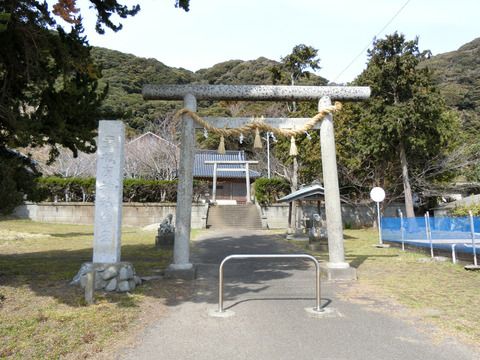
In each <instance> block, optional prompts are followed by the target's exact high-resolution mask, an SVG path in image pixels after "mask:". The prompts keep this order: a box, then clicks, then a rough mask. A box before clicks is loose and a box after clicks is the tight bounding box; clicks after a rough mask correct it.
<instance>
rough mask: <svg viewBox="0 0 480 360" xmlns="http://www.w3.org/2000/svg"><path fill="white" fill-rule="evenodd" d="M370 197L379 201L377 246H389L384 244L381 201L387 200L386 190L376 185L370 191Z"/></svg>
mask: <svg viewBox="0 0 480 360" xmlns="http://www.w3.org/2000/svg"><path fill="white" fill-rule="evenodd" d="M370 199H372V200H373V201H375V202H376V203H377V222H378V245H377V247H388V245H385V244H383V240H382V222H381V216H380V203H381V202H382V201H383V200H385V190H383V189H382V188H381V187H374V188H373V189H372V190H371V191H370Z"/></svg>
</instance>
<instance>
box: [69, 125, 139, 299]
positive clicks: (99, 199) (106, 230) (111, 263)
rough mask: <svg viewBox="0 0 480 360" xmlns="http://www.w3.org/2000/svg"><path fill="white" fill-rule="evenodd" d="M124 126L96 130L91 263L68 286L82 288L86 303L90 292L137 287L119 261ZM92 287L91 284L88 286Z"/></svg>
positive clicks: (130, 269) (133, 275)
mask: <svg viewBox="0 0 480 360" xmlns="http://www.w3.org/2000/svg"><path fill="white" fill-rule="evenodd" d="M124 144H125V126H124V124H123V122H121V121H113V120H102V121H100V124H99V128H98V140H97V173H96V185H95V225H94V235H93V262H92V263H84V264H82V266H81V267H80V270H79V271H78V274H77V275H76V276H75V277H74V278H73V280H72V282H71V284H72V285H77V284H79V285H81V286H82V287H84V288H85V290H86V293H85V297H86V300H87V302H88V303H91V302H93V290H105V291H120V292H126V291H131V290H133V289H135V287H136V285H138V284H140V283H141V280H140V278H139V277H138V276H137V275H136V273H135V269H134V267H133V265H132V264H131V263H129V262H121V261H120V255H121V254H120V248H121V230H122V202H123V161H124V160H123V159H124V156H123V152H124ZM92 283H93V284H92Z"/></svg>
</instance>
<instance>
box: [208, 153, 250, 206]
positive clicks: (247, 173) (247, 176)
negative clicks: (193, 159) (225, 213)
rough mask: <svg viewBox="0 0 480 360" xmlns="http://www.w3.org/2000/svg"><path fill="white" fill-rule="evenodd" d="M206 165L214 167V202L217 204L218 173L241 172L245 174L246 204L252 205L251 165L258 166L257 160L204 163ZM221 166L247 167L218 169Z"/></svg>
mask: <svg viewBox="0 0 480 360" xmlns="http://www.w3.org/2000/svg"><path fill="white" fill-rule="evenodd" d="M204 164H208V165H213V185H212V201H213V202H216V200H217V173H218V171H241V172H244V173H245V188H246V194H247V196H246V199H245V200H246V203H247V204H248V203H251V202H252V200H251V199H250V164H258V161H255V160H250V161H249V160H223V161H221V160H207V161H204ZM219 164H223V165H232V164H235V165H245V167H243V168H242V167H238V168H233V169H232V168H223V169H220V168H219V167H218V165H219Z"/></svg>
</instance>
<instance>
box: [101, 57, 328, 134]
mask: <svg viewBox="0 0 480 360" xmlns="http://www.w3.org/2000/svg"><path fill="white" fill-rule="evenodd" d="M92 55H93V58H94V60H95V63H96V64H98V66H99V67H100V68H101V69H102V75H103V77H102V79H101V82H102V84H103V85H105V84H108V86H109V93H108V96H107V98H106V100H105V102H104V104H103V111H104V113H105V117H106V118H111V119H123V120H125V121H126V122H127V124H128V125H129V126H130V127H131V128H132V129H134V130H135V131H136V132H137V133H141V132H143V131H144V130H145V128H146V127H148V126H149V123H151V122H152V121H154V120H156V119H158V118H164V117H165V116H167V115H169V114H172V113H173V111H174V110H175V109H176V108H179V107H180V106H181V104H180V103H175V102H172V101H168V102H167V101H165V102H164V101H145V100H143V98H142V95H141V91H142V86H143V85H144V84H187V83H205V84H252V85H253V84H271V83H272V76H271V71H270V69H271V68H272V67H274V66H278V65H279V62H277V61H274V60H269V59H267V58H264V57H260V58H258V59H256V60H249V61H242V60H230V61H226V62H222V63H219V64H216V65H214V66H212V67H211V68H207V69H201V70H198V71H197V72H195V73H194V72H192V71H189V70H186V69H179V68H172V67H168V66H166V65H165V64H163V63H161V62H160V61H158V60H155V59H145V58H139V57H136V56H134V55H130V54H124V53H121V52H119V51H114V50H108V49H105V48H93V49H92ZM326 83H327V80H326V79H324V78H322V77H319V76H316V75H314V74H311V76H310V77H309V78H304V79H301V80H300V81H299V84H302V85H325V84H326ZM200 107H203V110H204V112H205V111H206V112H207V113H217V114H218V113H222V112H223V113H225V112H226V113H228V112H229V111H228V110H226V108H225V107H224V106H222V107H221V109H220V108H219V107H218V106H217V104H213V103H206V102H203V103H202V104H200ZM263 107H268V105H263V106H262V108H263ZM248 109H251V107H248V106H247V107H246V108H245V107H242V110H243V113H244V115H245V113H248V112H249V111H248ZM236 110H238V109H236Z"/></svg>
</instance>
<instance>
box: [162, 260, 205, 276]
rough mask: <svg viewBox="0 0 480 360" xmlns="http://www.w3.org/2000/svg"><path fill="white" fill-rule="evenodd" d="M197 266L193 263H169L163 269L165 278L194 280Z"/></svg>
mask: <svg viewBox="0 0 480 360" xmlns="http://www.w3.org/2000/svg"><path fill="white" fill-rule="evenodd" d="M196 276H197V268H196V267H195V265H193V264H190V263H189V264H170V266H169V267H168V268H167V269H166V270H165V278H166V279H182V280H194V279H195V277H196Z"/></svg>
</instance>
